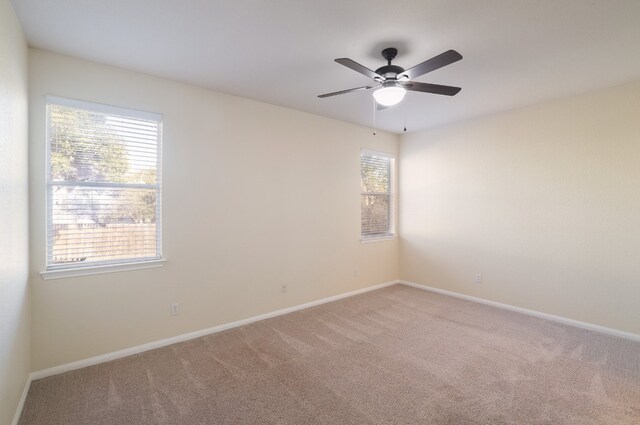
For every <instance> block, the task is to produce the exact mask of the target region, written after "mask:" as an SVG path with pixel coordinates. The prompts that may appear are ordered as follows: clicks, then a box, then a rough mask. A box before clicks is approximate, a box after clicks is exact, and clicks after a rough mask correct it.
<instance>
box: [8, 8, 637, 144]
mask: <svg viewBox="0 0 640 425" xmlns="http://www.w3.org/2000/svg"><path fill="white" fill-rule="evenodd" d="M12 3H13V6H14V8H15V10H16V13H17V15H18V18H19V20H20V22H21V23H22V26H23V29H24V31H25V34H26V37H27V40H28V42H29V44H30V45H31V46H32V47H37V48H41V49H45V50H50V51H53V52H59V53H63V54H67V55H71V56H76V57H80V58H85V59H89V60H93V61H97V62H101V63H105V64H110V65H115V66H119V67H123V68H127V69H132V70H136V71H140V72H144V73H148V74H153V75H157V76H162V77H167V78H171V79H174V80H179V81H183V82H188V83H192V84H196V85H199V86H204V87H208V88H211V89H214V90H218V91H222V92H225V93H231V94H235V95H238V96H243V97H247V98H251V99H257V100H260V101H264V102H268V103H271V104H275V105H281V106H285V107H289V108H294V109H298V110H301V111H306V112H311V113H314V114H318V115H323V116H326V117H331V118H336V119H339V120H343V121H349V122H354V123H358V124H362V125H365V126H371V125H372V122H373V103H372V102H373V101H372V97H371V92H357V93H352V94H347V95H344V96H337V97H332V98H327V99H318V98H317V97H316V96H317V95H318V94H321V93H325V92H330V91H336V90H341V89H347V88H351V87H357V86H362V85H366V84H368V83H369V82H370V81H371V80H369V79H367V78H366V77H364V76H362V75H360V74H358V73H356V72H354V71H352V70H350V69H348V68H345V67H343V66H341V65H338V64H337V63H335V62H334V61H333V59H334V58H338V57H349V58H351V59H353V60H355V61H357V62H360V63H362V64H363V65H365V66H367V67H369V68H372V69H376V68H377V67H379V66H382V65H384V60H383V59H382V57H381V56H380V53H379V52H380V51H381V50H382V49H383V48H384V47H389V46H393V47H397V48H398V50H399V53H398V57H397V58H396V60H395V61H394V64H397V65H400V66H403V67H404V68H409V67H411V66H413V65H415V64H417V63H419V62H422V61H423V60H426V59H428V58H430V57H432V56H434V55H436V54H439V53H441V52H443V51H445V50H448V49H455V50H457V51H459V52H460V53H461V54H462V55H463V56H464V59H463V60H461V61H459V62H457V63H454V64H452V65H450V66H448V67H445V68H442V69H439V70H437V71H434V72H433V73H430V74H427V75H424V76H422V77H420V78H418V79H417V81H423V82H431V83H438V84H447V85H454V86H460V87H462V91H461V92H460V93H459V94H458V95H457V96H455V97H445V96H437V95H430V94H423V93H408V94H407V98H406V105H407V107H406V113H407V117H406V120H407V128H408V131H416V130H421V129H425V128H429V127H433V126H438V125H442V124H446V123H450V122H453V121H459V120H464V119H469V118H472V117H477V116H482V115H487V114H491V113H495V112H498V111H502V110H507V109H512V108H516V107H520V106H524V105H528V104H533V103H538V102H541V101H544V100H548V99H553V98H559V97H563V96H567V95H572V94H576V93H581V92H585V91H589V90H593V89H597V88H601V87H607V86H612V85H616V84H620V83H624V82H627V81H632V80H635V79H640V54H638V52H639V50H638V48H639V46H640V25H639V24H638V21H639V20H640V1H638V0H562V1H558V0H482V1H476V0H396V1H395V2H389V1H388V0H387V1H380V0H361V1H357V0H268V1H267V0H235V1H232V0H109V1H98V0H95V1H87V0H47V1H42V0H12ZM376 121H377V127H378V128H382V129H385V130H388V131H392V132H401V131H402V128H403V121H404V117H403V108H402V107H401V106H400V107H395V108H392V109H389V110H386V111H381V112H378V114H377V118H376Z"/></svg>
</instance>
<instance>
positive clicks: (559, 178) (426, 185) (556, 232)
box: [400, 82, 640, 334]
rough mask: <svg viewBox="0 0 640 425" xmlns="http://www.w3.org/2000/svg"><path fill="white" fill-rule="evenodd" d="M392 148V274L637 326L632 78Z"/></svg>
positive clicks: (638, 156) (637, 143) (639, 154)
mask: <svg viewBox="0 0 640 425" xmlns="http://www.w3.org/2000/svg"><path fill="white" fill-rule="evenodd" d="M400 151H401V153H400V162H401V167H400V188H401V191H400V225H401V228H400V229H401V231H400V235H401V243H400V269H401V277H402V279H405V280H408V281H413V282H416V283H421V284H426V285H431V286H435V287H438V288H443V289H447V290H452V291H456V292H460V293H463V294H469V295H473V296H478V297H482V298H486V299H490V300H495V301H499V302H504V303H508V304H513V305H516V306H521V307H525V308H529V309H533V310H538V311H541V312H546V313H551V314H556V315H560V316H565V317H569V318H572V319H577V320H581V321H585V322H590V323H594V324H599V325H604V326H609V327H613V328H617V329H621V330H624V331H630V332H634V333H637V334H640V307H639V304H638V302H639V301H640V248H639V246H638V244H639V243H640V219H639V218H640V82H636V83H633V84H628V85H625V86H621V87H615V88H611V89H608V90H604V91H598V92H594V93H591V94H587V95H583V96H578V97H573V98H570V99H565V100H559V101H554V102H548V103H544V104H540V105H536V106H532V107H528V108H524V109H519V110H515V111H511V112H507V113H503V114H500V115H495V116H491V117H486V118H482V119H479V120H474V121H469V122H464V123H459V124H454V125H451V126H447V127H444V128H438V129H434V130H431V131H427V132H422V133H419V134H411V135H407V136H406V137H404V138H403V139H402V141H401V145H400ZM477 272H480V273H482V274H483V278H484V283H482V284H480V285H478V284H474V283H473V277H474V274H475V273H477Z"/></svg>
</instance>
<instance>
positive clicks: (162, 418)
mask: <svg viewBox="0 0 640 425" xmlns="http://www.w3.org/2000/svg"><path fill="white" fill-rule="evenodd" d="M19 423H20V425H40V424H42V425H44V424H46V425H57V424H65V425H80V424H83V425H100V424H104V425H107V424H108V425H116V424H127V425H132V424H135V425H146V424H181V425H189V424H581V425H584V424H640V343H636V342H632V341H629V340H625V339H621V338H616V337H612V336H608V335H604V334H599V333H595V332H591V331H586V330H583V329H578V328H574V327H569V326H565V325H562V324H558V323H554V322H550V321H546V320H543V319H538V318H534V317H530V316H526V315H522V314H519V313H514V312H510V311H506V310H501V309H497V308H494V307H490V306H486V305H481V304H477V303H472V302H468V301H464V300H460V299H456V298H452V297H448V296H444V295H439V294H434V293H430V292H426V291H422V290H419V289H415V288H410V287H406V286H402V285H394V286H391V287H388V288H384V289H380V290H377V291H373V292H369V293H365V294H362V295H357V296H354V297H350V298H347V299H343V300H340V301H336V302H332V303H328V304H324V305H321V306H317V307H313V308H309V309H306V310H303V311H299V312H295V313H291V314H288V315H285V316H279V317H276V318H272V319H268V320H264V321H261V322H257V323H253V324H250V325H246V326H242V327H239V328H235V329H231V330H227V331H224V332H221V333H217V334H213V335H209V336H205V337H201V338H198V339H194V340H190V341H187V342H182V343H178V344H174V345H171V346H167V347H163V348H159V349H155V350H152V351H148V352H145V353H142V354H138V355H134V356H130V357H127V358H123V359H119V360H115V361H112V362H108V363H103V364H99V365H96V366H91V367H87V368H84V369H80V370H76V371H71V372H67V373H64V374H60V375H56V376H52V377H48V378H44V379H41V380H38V381H34V382H33V383H32V385H31V389H30V391H29V394H28V397H27V400H26V404H25V407H24V410H23V414H22V418H21V420H20V422H19Z"/></svg>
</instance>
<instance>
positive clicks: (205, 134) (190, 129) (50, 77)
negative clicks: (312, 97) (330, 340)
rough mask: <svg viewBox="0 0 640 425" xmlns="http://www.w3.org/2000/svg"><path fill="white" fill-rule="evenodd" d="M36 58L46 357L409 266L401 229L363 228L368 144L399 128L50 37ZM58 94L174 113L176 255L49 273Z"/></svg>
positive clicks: (197, 325) (39, 301)
mask: <svg viewBox="0 0 640 425" xmlns="http://www.w3.org/2000/svg"><path fill="white" fill-rule="evenodd" d="M29 63H30V102H31V103H30V120H31V121H30V122H31V127H30V131H31V157H30V161H31V181H32V184H31V203H32V208H31V229H32V232H31V258H32V265H31V279H32V287H33V309H34V315H33V353H34V355H33V369H34V370H39V369H43V368H47V367H51V366H55V365H59V364H64V363H67V362H70V361H74V360H79V359H84V358H87V357H90V356H95V355H98V354H102V353H108V352H112V351H115V350H119V349H123V348H128V347H131V346H135V345H138V344H142V343H146V342H151V341H155V340H158V339H162V338H167V337H170V336H174V335H178V334H182V333H185V332H189V331H194V330H199V329H203V328H207V327H210V326H214V325H217V324H222V323H226V322H230V321H234V320H239V319H242V318H246V317H250V316H254V315H257V314H261V313H265V312H269V311H273V310H276V309H280V308H284V307H288V306H293V305H297V304H301V303H304V302H308V301H312V300H316V299H320V298H323V297H327V296H331V295H336V294H340V293H344V292H347V291H351V290H355V289H359V288H363V287H366V286H370V285H374V284H378V283H382V282H386V281H391V280H395V279H397V277H398V268H397V241H395V240H392V241H384V242H378V243H370V244H361V243H360V241H359V237H360V197H359V193H360V192H359V191H360V180H359V179H360V157H359V153H360V149H361V148H369V149H378V150H383V151H387V152H396V150H397V136H395V135H392V134H385V133H383V132H379V133H378V135H377V136H372V134H371V131H370V129H367V128H364V127H360V126H356V125H352V124H347V123H344V122H340V121H335V120H331V119H327V118H321V117H318V116H314V115H310V114H306V113H302V112H297V111H293V110H290V109H285V108H280V107H276V106H272V105H268V104H264V103H259V102H255V101H251V100H247V99H243V98H238V97H234V96H229V95H225V94H221V93H216V92H212V91H208V90H205V89H202V88H198V87H194V86H189V85H186V84H181V83H177V82H172V81H168V80H164V79H160V78H155V77H151V76H148V75H142V74H139V73H134V72H129V71H125V70H121V69H117V68H112V67H109V66H104V65H100V64H96V63H92V62H87V61H83V60H78V59H72V58H69V57H65V56H61V55H56V54H52V53H48V52H44V51H39V50H31V51H30V62H29ZM46 94H52V95H58V96H64V97H70V98H77V99H83V100H88V101H94V102H101V103H107V104H112V105H117V106H124V107H129V108H135V109H142V110H147V111H152V112H160V113H163V114H164V145H163V157H164V160H163V167H164V168H163V179H164V188H163V214H164V216H163V230H164V241H163V245H164V255H165V257H166V258H167V260H168V261H167V263H166V265H165V266H164V267H162V268H158V269H149V270H139V271H131V272H121V273H111V274H103V275H98V276H86V277H75V278H69V279H60V280H48V281H44V280H42V279H41V278H40V276H39V274H38V273H39V272H40V271H42V270H43V269H44V267H45V227H44V223H45V203H44V200H45V183H44V182H45V174H44V171H45V95H46ZM354 269H357V270H358V275H357V276H354ZM283 282H286V283H287V284H288V286H289V288H288V292H286V293H281V292H280V284H281V283H283ZM173 302H177V303H179V305H180V314H179V315H178V316H170V314H169V305H170V304H171V303H173Z"/></svg>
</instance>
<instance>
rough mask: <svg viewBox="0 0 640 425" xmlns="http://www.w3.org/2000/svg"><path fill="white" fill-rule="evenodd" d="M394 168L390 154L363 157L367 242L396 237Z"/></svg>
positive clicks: (363, 154)
mask: <svg viewBox="0 0 640 425" xmlns="http://www.w3.org/2000/svg"><path fill="white" fill-rule="evenodd" d="M393 166H394V158H393V156H391V155H390V154H386V153H381V152H372V151H364V150H363V151H362V152H361V154H360V174H361V193H360V206H361V210H360V214H361V230H360V232H361V237H362V238H363V239H364V238H376V237H385V236H393V233H394V228H393V227H394V226H393V211H394V207H393V206H394V199H393V181H392V179H393Z"/></svg>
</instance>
